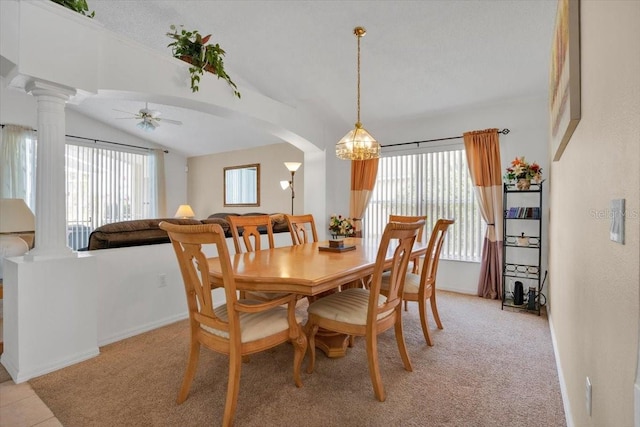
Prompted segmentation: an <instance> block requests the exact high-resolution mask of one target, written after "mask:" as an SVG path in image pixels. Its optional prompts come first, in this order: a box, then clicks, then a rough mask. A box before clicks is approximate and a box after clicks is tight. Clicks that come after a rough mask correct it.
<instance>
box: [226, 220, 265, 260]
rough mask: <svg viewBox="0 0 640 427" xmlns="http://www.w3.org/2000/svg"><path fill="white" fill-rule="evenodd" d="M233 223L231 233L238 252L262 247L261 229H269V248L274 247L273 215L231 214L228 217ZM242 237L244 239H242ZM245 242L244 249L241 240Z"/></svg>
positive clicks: (257, 249) (256, 249)
mask: <svg viewBox="0 0 640 427" xmlns="http://www.w3.org/2000/svg"><path fill="white" fill-rule="evenodd" d="M227 220H228V221H229V224H230V225H231V235H232V236H233V244H234V246H235V247H236V253H237V254H240V253H242V252H255V251H259V250H261V249H262V247H261V237H260V229H262V230H265V229H266V230H267V238H268V239H269V248H274V247H275V244H274V241H273V226H272V225H271V217H270V216H269V215H255V216H249V215H246V216H245V215H242V216H240V215H238V216H236V215H230V216H228V217H227ZM240 228H242V236H240V230H239V229H240ZM240 237H242V239H240ZM241 240H242V242H243V243H244V250H243V249H242V245H241V244H240V241H241Z"/></svg>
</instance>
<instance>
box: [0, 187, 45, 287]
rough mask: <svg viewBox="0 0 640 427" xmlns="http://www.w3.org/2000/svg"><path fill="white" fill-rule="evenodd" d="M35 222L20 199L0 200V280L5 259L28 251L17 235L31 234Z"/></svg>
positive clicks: (25, 244) (29, 210)
mask: <svg viewBox="0 0 640 427" xmlns="http://www.w3.org/2000/svg"><path fill="white" fill-rule="evenodd" d="M35 228H36V220H35V217H34V215H33V212H31V209H29V206H27V204H26V203H25V202H24V200H22V199H0V279H2V277H3V271H2V264H3V262H4V259H5V258H9V257H14V256H21V255H24V254H25V253H27V252H28V251H29V245H28V244H27V242H25V241H24V240H23V239H21V238H20V237H19V236H18V235H19V234H27V233H33V232H34V230H35Z"/></svg>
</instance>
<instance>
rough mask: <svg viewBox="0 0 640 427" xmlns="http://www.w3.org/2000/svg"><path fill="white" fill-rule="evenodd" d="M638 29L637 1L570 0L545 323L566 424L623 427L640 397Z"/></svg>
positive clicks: (553, 184)
mask: <svg viewBox="0 0 640 427" xmlns="http://www.w3.org/2000/svg"><path fill="white" fill-rule="evenodd" d="M638 23H640V2H637V1H583V2H580V53H581V60H580V65H581V74H580V75H581V98H582V103H581V104H582V117H581V119H580V122H579V123H578V126H577V128H576V129H575V131H574V133H573V136H572V137H571V140H570V141H569V143H568V145H567V147H566V150H565V151H564V153H563V155H562V157H561V158H560V160H559V161H557V162H554V163H553V164H552V171H551V172H552V179H551V204H552V206H553V209H552V211H551V232H550V234H551V236H552V240H551V245H550V257H549V265H550V280H551V293H552V295H551V296H552V297H553V298H552V301H553V306H552V322H551V324H552V332H553V334H554V336H555V338H556V342H557V353H558V356H559V359H558V362H559V363H558V364H559V369H560V372H561V374H562V376H561V381H562V385H563V386H564V387H563V390H564V392H565V396H566V397H567V398H568V400H567V401H566V403H567V404H566V405H565V408H566V413H567V419H568V423H567V424H568V425H569V426H572V425H575V426H579V427H600V426H625V427H626V426H632V425H634V379H635V382H636V389H637V390H638V391H637V392H640V370H639V369H638V365H639V364H638V362H639V361H640V358H639V357H638V340H639V333H640V329H639V327H638V319H639V314H640V308H639V297H640V294H639V284H640V263H639V260H640V246H639V242H640V197H639V195H640V169H639V168H638V164H639V163H640V44H639V43H638V40H640V25H639V24H638ZM613 199H625V200H626V216H625V222H626V224H625V243H624V245H621V244H619V243H615V242H613V241H611V240H610V239H609V229H610V226H611V210H610V209H611V200H613ZM586 377H589V378H590V379H591V383H592V412H591V414H590V415H589V414H588V413H587V411H586V405H585V381H586ZM638 410H640V396H637V397H636V411H638ZM635 425H636V426H638V425H640V419H637V418H636V420H635Z"/></svg>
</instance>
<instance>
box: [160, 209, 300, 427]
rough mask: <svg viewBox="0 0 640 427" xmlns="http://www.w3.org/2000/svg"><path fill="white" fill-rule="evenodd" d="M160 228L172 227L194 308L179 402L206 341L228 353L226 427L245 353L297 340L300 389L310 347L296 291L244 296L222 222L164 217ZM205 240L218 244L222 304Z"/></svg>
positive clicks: (296, 374)
mask: <svg viewBox="0 0 640 427" xmlns="http://www.w3.org/2000/svg"><path fill="white" fill-rule="evenodd" d="M160 228H161V229H163V230H165V231H167V233H168V235H169V238H170V239H171V243H172V245H173V249H174V250H175V253H176V256H177V258H178V264H179V265H180V272H181V273H182V279H183V282H184V287H185V292H186V296H187V306H188V308H189V323H190V329H191V342H190V346H189V359H188V362H187V369H186V371H185V374H184V379H183V381H182V386H181V387H180V391H179V393H178V399H177V402H178V404H180V403H182V402H184V401H185V400H186V399H187V397H188V395H189V389H190V387H191V383H192V381H193V378H194V376H195V374H196V370H197V367H198V358H199V355H200V346H201V345H202V346H204V347H206V348H208V349H210V350H213V351H215V352H218V353H222V354H226V355H228V356H229V379H228V383H227V397H226V402H225V407H224V414H223V417H222V425H223V426H229V425H232V424H233V419H234V414H235V411H236V406H237V403H238V392H239V388H240V369H241V367H242V357H243V356H245V355H249V354H253V353H257V352H260V351H263V350H266V349H269V348H272V347H275V346H277V345H280V344H282V343H284V342H288V341H290V342H292V343H293V349H294V355H293V379H294V382H295V384H296V386H298V387H301V386H302V379H301V377H300V369H301V366H302V359H303V358H304V354H305V351H306V348H307V338H306V336H305V335H304V332H303V331H302V328H301V326H300V324H299V319H297V318H296V316H295V304H296V298H295V295H293V294H288V295H286V296H284V297H282V298H280V299H276V300H272V301H269V302H262V301H256V300H239V299H238V298H237V293H236V285H235V279H234V274H233V267H232V265H231V260H230V257H229V249H228V248H227V242H226V239H225V235H224V231H223V230H222V228H221V227H220V225H218V224H203V225H176V224H170V223H168V222H164V221H163V222H161V223H160ZM205 244H213V245H215V247H216V248H217V250H218V257H219V259H220V266H221V270H222V276H223V281H224V294H225V299H226V302H225V303H222V304H221V305H218V306H217V307H216V304H215V302H214V298H213V293H212V287H211V283H210V281H209V267H208V264H207V258H206V256H205V255H204V253H203V251H202V246H203V245H205ZM218 304H220V302H218ZM283 304H284V306H283Z"/></svg>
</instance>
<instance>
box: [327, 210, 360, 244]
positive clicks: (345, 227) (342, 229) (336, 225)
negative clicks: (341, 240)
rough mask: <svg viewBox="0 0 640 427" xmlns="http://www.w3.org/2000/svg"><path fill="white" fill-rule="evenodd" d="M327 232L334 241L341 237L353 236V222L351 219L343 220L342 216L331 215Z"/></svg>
mask: <svg viewBox="0 0 640 427" xmlns="http://www.w3.org/2000/svg"><path fill="white" fill-rule="evenodd" d="M329 232H331V236H332V237H333V238H334V239H337V238H338V237H339V236H341V237H349V236H353V235H354V234H355V229H354V228H353V220H352V219H351V218H345V217H343V216H342V215H336V214H333V215H331V219H330V220H329Z"/></svg>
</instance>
